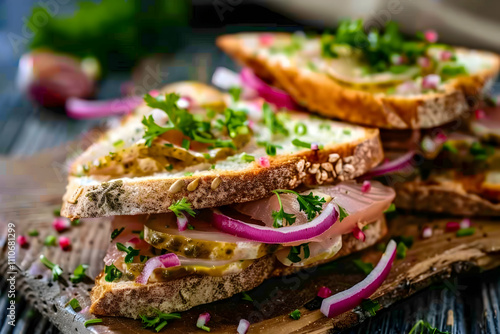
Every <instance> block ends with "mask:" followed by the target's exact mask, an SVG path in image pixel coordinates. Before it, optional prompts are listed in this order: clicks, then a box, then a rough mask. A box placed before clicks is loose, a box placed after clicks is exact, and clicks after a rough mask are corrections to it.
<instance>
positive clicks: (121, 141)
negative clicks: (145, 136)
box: [113, 139, 125, 147]
mask: <svg viewBox="0 0 500 334" xmlns="http://www.w3.org/2000/svg"><path fill="white" fill-rule="evenodd" d="M123 144H125V142H124V141H123V140H122V139H120V140H117V141H115V142H114V143H113V146H114V147H121V146H123Z"/></svg>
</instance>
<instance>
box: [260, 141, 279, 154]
mask: <svg viewBox="0 0 500 334" xmlns="http://www.w3.org/2000/svg"><path fill="white" fill-rule="evenodd" d="M257 145H259V146H264V147H265V148H266V154H267V155H269V156H275V155H276V150H277V149H278V148H280V149H282V148H283V146H280V145H275V144H272V143H270V142H268V141H258V142H257Z"/></svg>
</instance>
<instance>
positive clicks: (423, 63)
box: [417, 57, 431, 68]
mask: <svg viewBox="0 0 500 334" xmlns="http://www.w3.org/2000/svg"><path fill="white" fill-rule="evenodd" d="M417 64H418V66H420V67H422V68H428V67H429V66H431V61H430V59H429V58H427V57H418V59H417Z"/></svg>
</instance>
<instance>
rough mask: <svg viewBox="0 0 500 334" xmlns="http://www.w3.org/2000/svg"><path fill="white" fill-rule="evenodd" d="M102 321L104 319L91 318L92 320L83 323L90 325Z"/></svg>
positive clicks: (86, 325)
mask: <svg viewBox="0 0 500 334" xmlns="http://www.w3.org/2000/svg"><path fill="white" fill-rule="evenodd" d="M100 323H102V319H90V320H87V321H85V322H84V323H83V325H84V326H85V327H88V326H90V325H95V324H100Z"/></svg>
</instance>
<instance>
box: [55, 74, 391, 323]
mask: <svg viewBox="0 0 500 334" xmlns="http://www.w3.org/2000/svg"><path fill="white" fill-rule="evenodd" d="M153 93H155V94H153ZM239 93H240V92H239V90H237V89H233V90H231V94H224V93H221V92H219V91H217V90H216V89H214V88H211V87H208V86H206V85H203V84H199V83H193V82H184V83H178V84H173V85H169V86H166V87H165V88H164V89H163V90H161V91H160V92H152V93H151V94H147V95H146V96H145V98H144V100H145V103H144V105H142V106H140V107H138V108H137V109H136V110H135V111H134V112H133V113H132V114H130V115H128V116H127V117H126V118H125V119H124V120H123V121H122V123H121V124H120V125H119V126H118V127H115V128H112V129H109V130H108V131H107V132H106V133H104V135H103V136H102V138H101V139H100V140H98V141H97V142H96V143H94V144H93V145H91V146H90V147H89V148H88V149H87V150H86V151H85V152H83V153H82V154H81V155H80V156H78V157H77V158H76V159H74V161H73V162H72V164H71V166H70V167H69V169H70V176H69V183H68V186H67V192H66V194H65V195H64V198H63V200H64V204H63V207H62V210H61V214H63V215H65V216H66V217H69V218H73V219H74V218H80V217H100V216H113V221H112V231H110V240H111V241H110V245H109V247H108V251H107V254H106V256H105V258H104V263H103V271H102V272H101V273H100V274H99V276H98V277H97V278H96V282H95V287H94V288H93V289H92V292H91V299H92V305H91V307H90V311H91V312H92V313H93V314H95V315H98V316H121V317H129V318H135V319H137V318H141V319H142V320H143V321H146V323H147V321H148V319H149V317H155V316H157V315H158V314H171V313H172V312H180V311H184V310H187V309H190V308H192V307H194V306H197V305H202V304H206V303H210V302H213V301H217V300H220V299H224V298H228V297H230V296H232V295H234V294H237V293H241V292H245V291H248V290H251V289H253V288H255V287H256V286H258V285H259V284H261V283H262V282H263V281H265V280H266V279H268V278H270V277H273V276H280V275H289V274H292V273H294V272H296V271H297V270H301V269H304V268H308V267H313V266H317V265H319V264H322V263H326V262H329V261H332V260H334V259H337V258H338V257H341V256H345V255H348V254H352V253H354V252H356V251H359V250H361V249H364V248H367V247H369V246H371V245H374V244H375V243H376V242H378V241H379V240H380V239H381V238H382V237H383V236H384V235H385V234H386V232H387V227H386V223H385V219H384V211H386V210H387V209H389V208H390V206H391V203H392V201H393V199H394V196H395V193H394V190H393V189H392V188H390V187H387V186H384V185H382V184H381V183H379V182H376V181H373V182H363V183H359V182H357V181H356V180H355V178H357V177H359V176H361V175H363V174H365V173H366V172H367V171H369V170H370V169H372V168H373V167H375V166H376V165H377V164H379V163H380V162H381V160H382V159H383V152H382V147H381V142H380V138H379V132H378V130H377V129H371V128H364V127H361V126H357V125H349V124H345V123H340V122H336V121H331V120H327V119H324V118H320V117H317V116H313V115H310V114H307V113H304V112H299V111H292V110H287V109H284V108H279V109H278V108H275V107H274V106H272V105H270V104H267V103H266V102H264V101H263V100H262V99H260V98H253V99H241V97H240V94H239ZM394 251H395V246H394V245H392V252H390V253H389V255H390V256H392V257H389V255H388V256H386V258H387V259H386V260H384V261H383V262H384V263H385V266H386V267H385V269H387V268H389V269H390V264H391V263H392V262H391V261H392V260H393V259H394V254H395V253H394ZM391 259H392V260H391ZM389 260H391V261H389ZM381 262H382V261H381ZM381 270H382V269H381ZM387 273H388V270H383V271H381V274H380V275H382V276H383V275H386V274H387ZM370 291H371V292H373V291H374V290H371V288H370V289H367V290H366V293H365V294H367V293H370ZM368 297H369V296H368V295H367V296H364V297H363V298H368ZM356 298H357V297H356ZM359 302H361V299H360V300H359ZM329 310H330V308H329V305H326V306H325V311H324V312H325V314H327V315H329V316H333V315H334V314H333V313H332V312H330V311H329ZM172 317H174V316H173V315H172ZM162 324H163V322H162ZM162 324H160V323H158V324H156V325H155V326H156V327H157V326H161V327H163V326H164V325H165V324H166V323H165V324H163V325H162ZM156 329H157V330H158V329H161V328H156Z"/></svg>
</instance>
